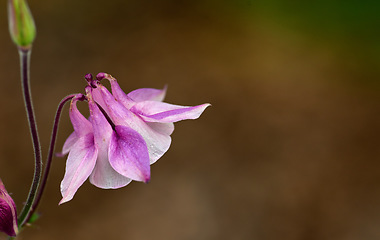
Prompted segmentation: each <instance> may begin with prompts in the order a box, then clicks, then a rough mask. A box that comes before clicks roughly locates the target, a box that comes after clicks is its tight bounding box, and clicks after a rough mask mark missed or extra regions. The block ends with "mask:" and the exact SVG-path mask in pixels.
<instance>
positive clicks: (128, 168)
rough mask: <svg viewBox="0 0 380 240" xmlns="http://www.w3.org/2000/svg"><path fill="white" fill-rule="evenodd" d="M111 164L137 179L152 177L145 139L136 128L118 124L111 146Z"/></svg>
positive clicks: (145, 180)
mask: <svg viewBox="0 0 380 240" xmlns="http://www.w3.org/2000/svg"><path fill="white" fill-rule="evenodd" d="M109 159H110V164H111V166H112V167H113V168H114V169H115V170H116V171H117V172H118V173H120V174H122V175H123V176H125V177H128V178H131V179H132V180H135V181H142V182H148V181H149V179H150V163H149V153H148V148H147V146H146V143H145V140H144V139H143V138H142V136H141V135H140V134H139V133H138V132H136V131H135V130H133V129H131V128H129V127H125V126H119V125H117V126H116V127H115V132H113V134H112V137H111V142H110V147H109Z"/></svg>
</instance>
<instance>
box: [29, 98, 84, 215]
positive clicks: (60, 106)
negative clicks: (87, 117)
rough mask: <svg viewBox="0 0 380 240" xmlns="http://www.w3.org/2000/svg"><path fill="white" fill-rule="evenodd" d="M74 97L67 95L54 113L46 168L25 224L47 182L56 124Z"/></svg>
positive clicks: (56, 128) (56, 131) (55, 136)
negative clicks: (65, 106)
mask: <svg viewBox="0 0 380 240" xmlns="http://www.w3.org/2000/svg"><path fill="white" fill-rule="evenodd" d="M75 96H77V94H72V95H68V96H66V97H64V98H63V99H62V100H61V102H60V103H59V105H58V108H57V111H56V113H55V118H54V123H53V130H52V132H51V138H50V146H49V152H48V157H47V160H46V166H45V170H44V174H43V177H42V180H41V186H40V188H39V191H38V194H37V196H36V199H35V201H34V203H33V206H32V209H31V211H30V212H29V214H28V216H27V218H26V221H25V222H28V221H29V219H30V217H31V216H32V215H33V213H34V211H35V210H36V209H37V207H38V204H39V203H40V200H41V197H42V194H43V193H44V189H45V186H46V182H47V179H48V176H49V171H50V166H51V162H52V159H53V154H54V147H55V141H56V139H57V133H58V124H59V119H60V117H61V113H62V109H63V107H64V105H65V103H67V102H68V101H70V100H71V99H73V98H74V97H75Z"/></svg>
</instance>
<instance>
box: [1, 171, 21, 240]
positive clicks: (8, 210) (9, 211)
mask: <svg viewBox="0 0 380 240" xmlns="http://www.w3.org/2000/svg"><path fill="white" fill-rule="evenodd" d="M0 231H1V232H5V233H6V234H8V235H9V236H12V237H15V236H16V234H17V232H18V228H17V212H16V205H15V203H14V201H13V199H12V198H11V196H9V194H8V192H7V190H6V189H5V187H4V184H3V182H2V181H1V179H0Z"/></svg>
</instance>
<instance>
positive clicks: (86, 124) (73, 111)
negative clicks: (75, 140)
mask: <svg viewBox="0 0 380 240" xmlns="http://www.w3.org/2000/svg"><path fill="white" fill-rule="evenodd" d="M77 102H78V100H77V99H76V98H74V99H73V100H72V101H71V104H70V113H69V114H70V120H71V123H72V124H73V128H74V131H75V132H76V133H77V136H78V137H81V136H83V135H86V134H88V133H90V132H92V126H91V122H90V121H89V120H87V119H86V118H85V117H84V116H83V115H82V114H81V113H80V112H79V110H78V108H77Z"/></svg>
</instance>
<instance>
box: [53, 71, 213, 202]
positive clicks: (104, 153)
mask: <svg viewBox="0 0 380 240" xmlns="http://www.w3.org/2000/svg"><path fill="white" fill-rule="evenodd" d="M86 79H87V80H88V82H89V85H88V86H87V87H86V96H85V99H86V100H87V102H88V106H89V110H90V117H89V118H88V119H87V118H85V117H84V116H83V115H82V114H81V113H80V112H79V110H78V108H77V106H76V104H77V102H78V100H82V99H83V95H82V94H78V95H77V97H75V98H74V99H73V100H72V102H71V106H70V119H71V122H72V124H73V128H74V132H73V133H72V134H71V135H70V136H69V137H68V139H67V140H66V142H65V144H64V146H63V150H62V154H67V153H69V156H68V159H67V164H66V172H65V176H64V179H63V181H62V183H61V193H62V197H63V198H62V200H61V202H60V204H62V203H64V202H67V201H70V200H71V199H72V198H73V196H74V194H75V193H76V191H77V190H78V188H79V187H80V186H81V185H82V184H83V183H84V182H85V181H86V179H87V178H89V180H90V182H91V183H92V184H93V185H95V186H97V187H99V188H104V189H115V188H121V187H123V186H126V185H127V184H129V183H130V182H131V181H132V180H134V181H141V182H148V181H149V180H150V165H151V164H153V163H154V162H156V161H157V160H158V159H159V158H160V157H161V156H162V155H163V154H164V153H165V152H166V151H167V150H168V149H169V146H170V143H171V137H170V135H171V134H172V132H173V130H174V124H173V122H177V121H180V120H185V119H196V118H198V117H199V116H200V115H201V114H202V112H203V111H204V110H205V109H206V108H207V107H208V106H209V105H210V104H202V105H199V106H194V107H187V106H179V105H172V104H168V103H163V102H162V101H163V99H164V97H165V93H166V89H163V90H158V89H151V88H143V89H137V90H135V91H132V92H130V93H129V94H125V93H124V92H123V91H122V90H121V88H120V86H119V85H118V83H117V81H116V79H114V78H113V77H112V76H111V75H109V74H105V73H100V74H98V76H97V80H93V79H92V76H90V75H86ZM102 79H108V80H109V81H110V83H111V89H112V94H111V93H110V92H109V91H108V89H107V88H106V87H104V86H103V85H102V84H101V83H100V81H101V80H102Z"/></svg>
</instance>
